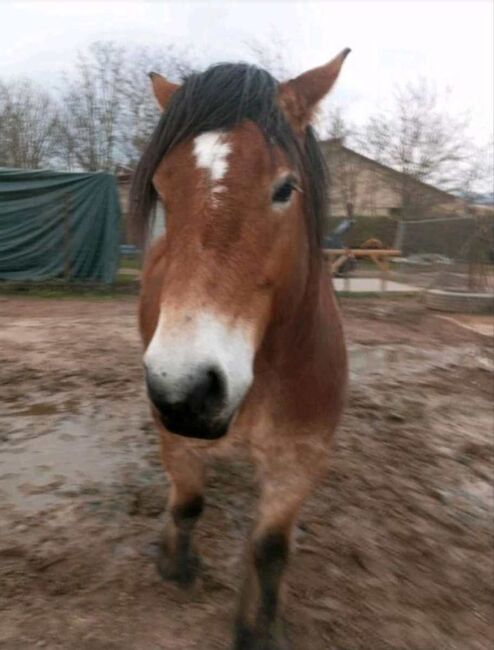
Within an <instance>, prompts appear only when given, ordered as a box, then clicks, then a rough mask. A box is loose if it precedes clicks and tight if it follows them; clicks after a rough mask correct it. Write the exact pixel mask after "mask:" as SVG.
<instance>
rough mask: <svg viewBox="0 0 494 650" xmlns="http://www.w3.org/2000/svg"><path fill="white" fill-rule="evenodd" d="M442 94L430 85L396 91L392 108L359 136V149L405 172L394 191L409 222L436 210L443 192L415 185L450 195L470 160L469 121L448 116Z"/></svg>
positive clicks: (371, 121)
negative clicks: (434, 187)
mask: <svg viewBox="0 0 494 650" xmlns="http://www.w3.org/2000/svg"><path fill="white" fill-rule="evenodd" d="M446 100H447V94H446V96H445V95H444V94H443V95H441V94H440V93H439V92H438V91H437V89H436V88H435V87H434V86H433V85H431V84H430V83H428V82H427V81H425V80H420V81H419V82H417V83H411V84H408V85H406V86H404V87H400V88H398V89H397V90H396V93H395V96H394V100H393V103H392V105H391V106H390V107H389V108H388V109H385V110H383V111H381V112H379V113H376V114H375V115H373V116H371V117H370V119H369V120H368V122H367V124H366V126H365V127H364V129H363V130H362V131H361V133H360V136H359V147H360V149H361V150H363V151H364V152H366V153H367V154H369V156H370V157H372V158H374V159H375V160H377V161H379V162H381V163H383V164H385V165H387V166H390V167H392V168H394V169H395V170H397V171H399V172H401V175H397V177H396V179H395V180H396V182H395V186H396V187H395V190H396V191H397V192H399V194H400V195H401V203H402V214H403V217H404V218H407V217H409V216H413V215H416V214H419V213H424V212H427V211H428V210H431V209H434V208H435V207H436V206H437V205H438V204H440V202H441V195H440V193H435V194H434V193H433V192H431V191H428V189H427V188H425V187H423V186H422V187H421V185H420V184H419V183H417V182H416V181H421V182H422V183H426V184H430V185H434V186H436V187H438V188H441V189H443V190H446V191H453V190H455V189H457V186H458V171H459V169H460V168H461V165H462V163H463V161H465V160H466V158H467V157H468V153H469V149H470V140H469V138H468V135H467V127H468V119H467V118H466V117H464V116H460V117H457V116H454V115H452V114H450V113H449V112H448V111H447V108H446V107H447V101H446Z"/></svg>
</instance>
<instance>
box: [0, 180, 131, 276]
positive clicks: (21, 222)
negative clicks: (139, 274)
mask: <svg viewBox="0 0 494 650" xmlns="http://www.w3.org/2000/svg"><path fill="white" fill-rule="evenodd" d="M120 227H121V216H120V206H119V202H118V192H117V186H116V182H115V179H114V177H113V176H112V175H111V174H106V173H61V172H52V171H45V170H41V171H31V170H23V169H4V168H0V280H19V281H24V280H51V279H55V278H65V279H67V280H77V281H92V282H107V283H109V282H112V281H113V279H114V277H115V274H116V272H117V268H118V257H119V245H120Z"/></svg>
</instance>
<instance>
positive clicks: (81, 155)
mask: <svg viewBox="0 0 494 650" xmlns="http://www.w3.org/2000/svg"><path fill="white" fill-rule="evenodd" d="M125 81H126V80H125V53H124V50H123V48H121V47H117V46H116V45H114V44H112V43H93V44H92V45H91V46H90V47H89V48H88V51H87V52H86V53H84V54H82V53H80V54H79V57H78V60H77V63H76V68H75V73H74V74H73V75H72V76H71V77H70V78H66V80H65V89H64V91H63V93H62V103H61V107H62V111H61V120H60V153H61V155H62V156H64V158H65V163H66V164H67V166H68V167H69V168H71V167H77V168H80V169H83V170H86V171H98V170H112V169H113V168H114V166H115V162H116V160H117V159H118V157H119V154H120V149H121V146H122V138H123V137H124V129H123V128H122V127H123V116H124V105H123V98H124V84H125Z"/></svg>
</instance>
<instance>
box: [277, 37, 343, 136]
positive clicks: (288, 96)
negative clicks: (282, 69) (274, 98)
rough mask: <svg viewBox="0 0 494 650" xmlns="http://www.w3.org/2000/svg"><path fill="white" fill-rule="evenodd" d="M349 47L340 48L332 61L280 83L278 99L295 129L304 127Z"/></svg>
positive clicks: (333, 79) (328, 88)
mask: <svg viewBox="0 0 494 650" xmlns="http://www.w3.org/2000/svg"><path fill="white" fill-rule="evenodd" d="M349 54H350V48H348V47H347V48H345V49H344V50H342V51H341V52H340V53H339V54H338V56H336V57H335V58H334V59H333V60H332V61H330V62H329V63H326V65H322V66H321V67H319V68H313V69H312V70H309V71H308V72H304V73H303V74H301V75H299V76H298V77H295V79H290V81H285V82H284V83H282V84H280V89H279V95H278V100H279V102H280V106H281V108H282V109H283V110H284V112H285V113H286V114H287V116H288V119H289V120H290V121H291V122H292V124H293V125H294V126H295V127H296V128H297V129H304V128H305V127H306V126H307V124H309V122H310V121H311V119H312V115H313V113H314V111H315V109H316V108H317V105H318V104H319V102H320V101H321V99H323V97H324V96H325V95H327V94H328V92H329V91H330V90H331V88H332V86H333V84H334V82H335V81H336V79H337V78H338V75H339V73H340V69H341V66H342V65H343V61H344V60H345V59H346V57H347V56H348V55H349Z"/></svg>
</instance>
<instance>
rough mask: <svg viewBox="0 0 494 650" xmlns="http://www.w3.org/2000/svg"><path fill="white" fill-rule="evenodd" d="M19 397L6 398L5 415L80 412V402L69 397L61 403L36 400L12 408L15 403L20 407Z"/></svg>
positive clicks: (27, 415)
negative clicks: (32, 402)
mask: <svg viewBox="0 0 494 650" xmlns="http://www.w3.org/2000/svg"><path fill="white" fill-rule="evenodd" d="M19 401H20V400H19V398H18V397H16V398H15V399H11V400H4V406H6V408H5V409H4V413H3V415H4V416H6V417H17V416H25V417H39V416H41V417H42V416H47V415H55V414H56V413H59V412H64V413H77V412H78V403H77V401H76V400H73V399H67V400H65V401H63V402H61V403H58V404H56V403H54V402H35V403H34V404H29V405H28V406H26V407H24V408H21V409H18V410H12V408H13V406H12V405H14V406H15V407H19Z"/></svg>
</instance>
